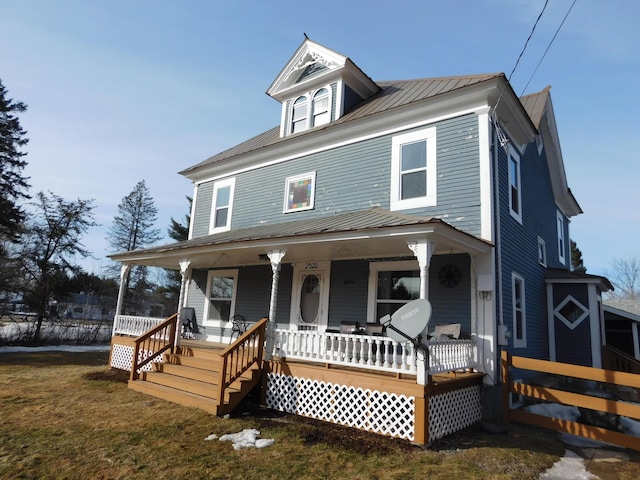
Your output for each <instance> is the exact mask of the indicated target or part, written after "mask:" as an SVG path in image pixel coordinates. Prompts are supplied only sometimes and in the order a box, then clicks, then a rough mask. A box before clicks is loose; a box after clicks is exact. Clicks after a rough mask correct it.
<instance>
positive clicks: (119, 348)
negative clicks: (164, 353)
mask: <svg viewBox="0 0 640 480" xmlns="http://www.w3.org/2000/svg"><path fill="white" fill-rule="evenodd" d="M149 355H153V352H151V351H148V350H141V351H140V352H139V353H138V356H139V357H140V358H139V359H138V360H144V359H145V358H147V356H149ZM132 360H133V347H132V346H130V345H120V344H118V343H114V344H113V345H112V346H111V368H119V369H120V370H127V371H131V363H132ZM154 361H155V362H161V361H162V359H161V358H156V359H155V360H154ZM151 363H153V362H151ZM151 363H147V364H146V365H145V366H144V367H142V368H141V369H140V371H145V372H150V371H151V368H152V366H151Z"/></svg>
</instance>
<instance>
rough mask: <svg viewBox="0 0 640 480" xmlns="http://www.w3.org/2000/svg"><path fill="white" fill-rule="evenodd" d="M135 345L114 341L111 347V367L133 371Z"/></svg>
mask: <svg viewBox="0 0 640 480" xmlns="http://www.w3.org/2000/svg"><path fill="white" fill-rule="evenodd" d="M132 359H133V347H130V346H127V345H119V344H117V343H114V344H113V346H112V347H111V367H112V368H119V369H120V370H127V371H131V360H132Z"/></svg>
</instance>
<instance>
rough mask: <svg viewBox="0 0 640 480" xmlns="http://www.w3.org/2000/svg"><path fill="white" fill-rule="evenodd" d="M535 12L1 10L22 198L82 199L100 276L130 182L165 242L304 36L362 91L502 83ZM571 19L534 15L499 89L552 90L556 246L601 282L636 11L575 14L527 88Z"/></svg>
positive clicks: (630, 132)
mask: <svg viewBox="0 0 640 480" xmlns="http://www.w3.org/2000/svg"><path fill="white" fill-rule="evenodd" d="M544 3H545V2H544V0H455V1H452V0H440V1H435V0H407V1H402V0H396V1H394V2H391V1H389V0H387V1H378V0H368V1H351V0H340V1H334V0H325V1H323V2H318V1H313V2H311V1H303V0H298V1H295V2H294V1H282V0H269V1H262V0H256V1H242V0H236V1H213V0H210V1H204V0H189V1H169V0H126V1H125V0H109V1H100V2H98V1H87V0H0V78H1V79H2V81H3V83H4V85H5V87H6V88H7V89H8V91H9V96H10V97H11V98H14V99H16V100H21V101H23V102H25V103H26V104H27V105H28V107H29V110H28V112H26V113H24V114H22V115H21V116H20V119H21V123H22V126H23V127H24V128H25V129H26V130H28V135H27V136H28V138H29V139H30V142H29V144H28V145H27V148H26V151H27V152H28V156H27V157H26V159H27V160H28V162H29V165H28V167H27V169H26V174H27V175H28V176H30V177H31V179H30V182H31V185H32V190H31V193H35V192H37V191H40V190H45V191H46V190H51V191H53V192H54V193H56V194H58V195H61V196H63V197H65V198H67V199H69V200H70V199H76V198H83V199H85V198H93V199H95V204H96V209H95V214H96V221H97V222H98V223H99V224H101V227H95V228H93V229H92V230H91V231H90V232H89V234H88V235H87V236H86V237H85V239H84V243H85V246H86V247H88V248H89V250H91V251H92V252H94V256H95V259H91V260H89V261H85V262H83V263H82V265H83V266H84V267H85V268H86V269H87V270H88V271H89V272H92V271H93V272H94V273H101V269H102V268H103V267H104V266H105V265H107V264H108V260H105V255H106V254H107V253H110V252H109V251H108V245H107V242H106V240H105V237H106V231H107V228H108V226H109V225H110V224H111V222H112V220H113V217H114V215H115V214H116V208H117V205H118V203H119V202H120V201H121V200H122V198H123V197H124V196H125V195H127V194H128V193H129V192H131V190H132V189H133V187H134V186H135V184H136V183H137V182H138V181H139V180H142V179H144V180H146V182H147V185H148V187H149V188H150V190H151V194H152V196H153V197H154V199H155V203H156V206H157V207H158V209H159V219H158V223H157V227H158V228H160V229H161V230H162V232H163V233H166V228H167V226H168V224H169V219H170V218H171V217H174V218H176V219H178V220H183V219H184V216H185V214H187V211H188V203H187V200H186V198H185V197H186V196H187V195H191V194H192V191H193V190H192V186H191V184H190V182H189V181H188V180H186V179H185V178H183V177H182V176H180V175H178V173H177V172H178V171H180V170H182V169H184V168H186V167H188V166H190V165H193V164H195V163H198V162H200V161H201V160H204V159H205V158H207V157H209V156H211V155H213V154H216V153H218V152H220V151H222V150H225V149H227V148H229V147H231V146H233V145H235V144H237V143H239V142H241V141H243V140H246V139H248V138H250V137H252V136H254V135H257V134H259V133H261V132H263V131H265V130H267V129H269V128H271V127H273V126H275V125H277V124H278V123H279V121H280V105H279V104H278V102H276V101H275V100H273V99H271V98H269V97H268V96H267V95H265V93H264V92H265V91H266V89H267V88H268V87H269V85H270V84H271V82H272V81H273V80H274V78H275V77H276V75H277V74H278V73H279V72H280V69H281V68H282V67H283V66H284V65H285V63H286V62H287V61H288V60H289V58H290V57H291V55H292V54H293V53H294V51H295V50H296V48H297V47H298V46H299V45H300V43H301V42H302V41H303V39H304V35H303V33H306V34H307V35H308V36H309V37H310V38H311V39H312V40H314V41H316V42H318V43H321V44H323V45H325V46H327V47H328V48H331V49H333V50H336V51H338V52H340V53H341V54H343V55H346V56H348V57H350V58H351V59H352V60H353V61H354V62H355V63H356V64H357V65H358V66H359V67H360V68H361V69H362V70H363V71H364V72H366V73H367V74H368V75H369V76H370V77H371V78H373V79H374V80H399V79H412V78H425V77H438V76H450V75H465V74H476V73H488V72H504V73H505V74H507V75H509V74H510V73H511V71H512V69H513V68H514V66H515V64H516V60H517V58H518V55H519V54H520V52H521V50H522V48H523V46H524V44H525V41H526V39H527V37H528V36H529V33H530V32H531V29H532V27H533V25H534V23H535V21H536V18H537V17H538V15H539V13H540V12H541V10H542V7H543V5H544ZM572 3H573V0H550V1H549V5H548V7H547V9H546V11H545V13H544V15H543V16H542V18H541V20H540V23H539V24H538V26H537V28H536V30H535V33H534V35H533V37H532V39H531V41H530V42H529V45H528V47H527V49H526V51H525V53H524V55H523V57H522V59H521V60H520V62H519V65H518V67H517V69H516V71H515V73H514V75H513V76H512V78H511V82H512V84H513V86H514V90H515V91H516V93H517V94H519V95H521V94H528V93H533V92H536V91H539V90H542V89H543V88H544V87H546V86H547V85H551V86H552V88H551V95H552V99H553V105H554V110H555V115H556V120H557V124H558V130H559V133H560V140H561V145H562V152H563V157H564V162H565V169H566V173H567V178H568V182H569V186H570V188H571V190H572V191H573V193H574V195H575V197H576V198H577V200H578V202H579V203H580V205H581V207H582V209H583V210H584V212H585V213H584V214H582V215H579V216H577V217H574V218H573V219H572V222H571V227H570V228H571V230H570V232H571V237H572V239H574V240H575V241H576V242H577V244H578V247H579V248H580V249H581V250H582V252H583V258H584V261H585V265H586V266H587V269H588V271H589V272H590V273H594V274H602V273H604V272H605V271H606V270H607V269H609V268H610V266H611V262H612V259H613V258H614V257H620V258H630V257H632V256H637V255H639V254H640V247H639V240H638V239H639V238H640V208H638V204H639V203H640V202H639V200H638V197H639V192H638V190H639V189H640V182H639V180H640V175H639V172H640V166H639V165H638V164H639V160H640V158H639V154H638V152H639V151H640V114H639V112H640V94H639V88H638V87H639V86H640V82H639V78H640V75H639V74H640V29H638V22H639V21H640V2H637V1H636V0H607V1H604V0H577V1H576V3H575V6H574V7H573V10H572V11H571V13H570V14H569V16H568V17H567V20H566V22H565V23H564V25H563V26H562V28H561V30H560V32H559V33H558V35H557V37H556V38H555V40H554V41H553V44H552V45H551V47H550V49H549V51H548V53H547V54H546V56H545V58H544V60H542V63H541V64H540V66H539V68H538V69H537V71H536V72H535V75H533V74H534V71H535V70H536V66H537V65H538V63H539V62H540V59H541V58H542V56H543V54H544V52H545V50H546V49H547V47H548V46H549V43H550V42H551V40H552V38H553V36H554V34H555V33H556V31H557V29H558V27H559V26H560V24H561V22H562V20H563V18H564V16H565V14H566V13H567V11H568V10H569V8H570V7H571V5H572ZM532 75H533V77H532ZM527 83H528V86H527ZM525 87H526V89H525ZM167 242H169V240H167Z"/></svg>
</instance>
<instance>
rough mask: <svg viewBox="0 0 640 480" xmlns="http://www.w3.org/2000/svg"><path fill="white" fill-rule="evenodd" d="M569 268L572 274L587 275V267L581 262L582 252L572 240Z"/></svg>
mask: <svg viewBox="0 0 640 480" xmlns="http://www.w3.org/2000/svg"><path fill="white" fill-rule="evenodd" d="M571 268H572V269H573V271H574V272H579V273H587V267H585V266H584V263H583V261H582V252H581V251H580V249H579V248H578V245H577V244H576V242H574V241H573V240H571Z"/></svg>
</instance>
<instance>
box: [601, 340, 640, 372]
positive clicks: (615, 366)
mask: <svg viewBox="0 0 640 480" xmlns="http://www.w3.org/2000/svg"><path fill="white" fill-rule="evenodd" d="M602 353H603V355H602V363H603V367H602V368H605V369H607V370H618V371H620V372H627V373H640V361H638V359H637V358H635V357H633V356H632V355H629V354H628V353H626V352H623V351H622V350H620V349H618V348H615V347H612V346H611V345H602Z"/></svg>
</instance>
